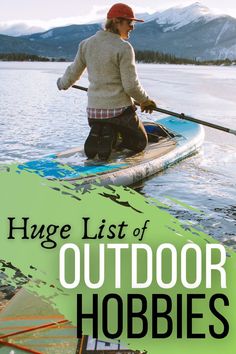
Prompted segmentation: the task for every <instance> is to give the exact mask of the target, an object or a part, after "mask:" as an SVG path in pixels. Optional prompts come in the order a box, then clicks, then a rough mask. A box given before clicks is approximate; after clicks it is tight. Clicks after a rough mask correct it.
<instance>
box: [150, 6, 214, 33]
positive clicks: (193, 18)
mask: <svg viewBox="0 0 236 354" xmlns="http://www.w3.org/2000/svg"><path fill="white" fill-rule="evenodd" d="M219 16H220V15H216V14H214V13H213V12H212V11H211V10H210V9H209V8H208V7H206V6H204V5H202V4H201V3H199V2H196V3H194V4H192V5H190V6H187V7H183V6H177V7H172V8H170V9H167V10H165V11H163V12H161V13H156V14H154V16H152V18H153V19H155V20H156V22H157V23H158V24H159V25H160V26H163V30H164V32H167V31H175V30H177V29H180V28H181V27H184V26H186V25H188V24H190V23H194V22H199V21H202V20H204V22H209V21H212V20H214V19H216V18H217V17H219Z"/></svg>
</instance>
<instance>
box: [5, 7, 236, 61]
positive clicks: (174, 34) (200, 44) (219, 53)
mask: <svg viewBox="0 0 236 354" xmlns="http://www.w3.org/2000/svg"><path fill="white" fill-rule="evenodd" d="M140 16H142V17H143V18H144V19H145V22H144V23H142V24H139V23H137V24H136V25H135V31H133V32H132V33H131V36H130V42H131V44H132V45H133V46H134V48H135V49H138V50H153V51H159V52H163V53H170V54H173V55H175V56H177V57H183V58H190V59H193V58H196V59H198V60H209V59H211V60H212V59H226V58H228V59H236V18H234V17H231V16H229V15H219V14H215V13H214V12H213V11H211V10H210V9H209V8H207V7H206V6H204V5H202V4H201V3H199V2H197V3H194V4H192V5H189V6H185V7H173V8H170V9H167V10H165V11H162V12H156V13H154V14H152V15H149V14H142V15H139V17H140ZM101 27H102V24H101V23H95V24H83V25H70V26H66V27H57V28H52V29H50V30H48V31H45V32H42V33H35V34H31V35H24V36H18V37H14V36H7V35H3V34H0V53H12V52H14V53H20V52H21V53H22V52H24V53H28V54H36V55H39V56H46V57H54V58H66V59H68V60H72V59H73V58H74V56H75V54H76V51H77V48H78V45H79V43H80V42H81V41H82V40H83V39H85V38H88V37H90V36H92V35H93V34H95V33H96V32H97V31H98V30H99V29H101Z"/></svg>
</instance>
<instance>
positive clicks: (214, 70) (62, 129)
mask: <svg viewBox="0 0 236 354" xmlns="http://www.w3.org/2000/svg"><path fill="white" fill-rule="evenodd" d="M66 66H67V63H4V62H2V63H1V62H0V95H1V102H3V104H1V107H0V113H1V114H0V117H1V118H0V136H1V143H0V144H1V145H0V147H1V148H0V162H2V163H3V162H7V163H10V162H14V161H21V162H22V161H26V160H30V159H35V158H37V157H42V156H44V155H47V154H51V153H55V152H58V151H63V150H65V149H68V148H71V147H75V146H78V145H82V144H83V142H84V140H85V138H86V136H87V133H88V125H87V118H86V102H87V97H86V94H85V93H84V92H81V91H79V90H75V89H70V90H68V91H60V92H59V91H58V90H57V88H56V79H57V78H58V77H59V76H60V75H61V74H62V73H63V72H64V69H65V67H66ZM138 71H139V76H140V79H141V81H142V83H143V85H144V87H145V88H146V90H147V91H148V93H149V94H150V96H151V97H152V98H153V99H155V100H156V101H157V103H158V104H159V106H161V107H163V108H166V109H169V110H172V111H176V112H179V113H181V112H184V113H186V114H190V115H193V116H195V117H196V118H200V119H205V120H209V121H211V122H213V123H217V124H222V125H225V126H228V127H230V128H232V129H236V103H235V97H236V68H235V67H232V68H226V67H225V68H224V67H194V66H176V65H173V66H171V65H146V64H140V65H138ZM80 85H82V86H87V78H86V75H85V77H84V78H83V79H82V80H81V81H80ZM140 116H141V117H143V118H144V119H145V120H147V119H148V118H149V116H147V115H145V114H140ZM160 116H161V115H152V116H151V117H150V118H151V119H156V118H158V117H160ZM235 181H236V139H235V136H230V135H229V134H227V133H224V132H218V131H216V130H213V129H209V128H207V129H206V139H205V143H204V145H203V148H202V150H201V152H200V153H199V154H197V155H195V156H193V157H192V158H189V159H187V160H185V161H183V162H181V163H179V164H177V165H175V166H173V167H171V168H169V169H168V170H166V171H164V172H163V173H160V174H158V175H156V176H154V177H152V178H150V179H148V180H146V181H144V182H142V183H141V185H140V184H139V186H136V188H137V190H138V191H140V193H142V194H144V195H146V196H152V197H154V198H157V199H159V200H161V201H162V202H163V203H166V204H167V205H168V206H169V207H170V212H171V213H172V214H173V215H175V216H176V217H178V218H179V219H181V220H183V221H184V222H185V224H186V225H187V224H188V223H191V225H193V226H194V227H196V228H200V229H204V230H205V231H206V232H207V233H209V234H210V235H212V236H213V237H215V238H217V239H220V240H221V241H223V242H225V243H226V244H233V245H234V244H235V242H236V241H235V239H236V231H235V229H236V228H235V224H236V215H235V213H236V212H235V208H236V206H235V205H236V188H235V187H236V182H235ZM170 198H171V199H170ZM173 198H175V199H176V200H179V201H181V202H184V203H186V204H188V205H191V206H193V207H195V208H198V209H199V210H200V212H199V213H197V212H195V211H193V210H188V209H186V208H184V207H183V206H181V205H178V204H176V202H174V201H173Z"/></svg>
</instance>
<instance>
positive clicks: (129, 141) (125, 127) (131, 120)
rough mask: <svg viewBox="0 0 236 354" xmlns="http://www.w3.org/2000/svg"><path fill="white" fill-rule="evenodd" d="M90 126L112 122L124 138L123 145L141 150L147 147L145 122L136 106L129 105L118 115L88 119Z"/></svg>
mask: <svg viewBox="0 0 236 354" xmlns="http://www.w3.org/2000/svg"><path fill="white" fill-rule="evenodd" d="M88 122H89V125H90V127H91V126H93V125H94V124H110V125H112V127H114V130H115V132H116V133H119V134H120V135H121V138H122V145H123V147H125V148H127V149H129V150H132V151H135V152H140V151H142V150H144V149H145V147H146V145H147V142H148V139H147V133H146V131H145V128H144V126H143V123H142V122H141V120H140V119H139V118H138V116H137V114H136V112H135V110H134V108H133V107H132V106H131V107H128V108H127V109H126V110H125V111H124V112H123V113H122V114H120V115H119V116H117V117H113V118H107V119H100V118H99V119H96V118H95V119H94V118H89V119H88Z"/></svg>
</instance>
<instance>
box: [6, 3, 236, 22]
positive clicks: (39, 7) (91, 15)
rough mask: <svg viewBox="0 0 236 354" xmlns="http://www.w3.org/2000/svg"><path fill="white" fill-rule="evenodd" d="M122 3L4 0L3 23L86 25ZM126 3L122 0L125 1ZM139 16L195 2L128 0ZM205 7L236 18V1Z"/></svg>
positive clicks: (210, 4) (209, 4) (208, 4)
mask: <svg viewBox="0 0 236 354" xmlns="http://www.w3.org/2000/svg"><path fill="white" fill-rule="evenodd" d="M116 2H120V0H118V1H110V0H0V9H1V11H0V23H3V22H5V23H6V22H20V21H22V22H25V21H30V22H31V24H32V25H37V26H39V25H40V24H41V25H44V24H45V21H46V22H51V24H52V26H54V25H55V26H56V25H58V26H59V25H60V24H62V25H63V24H65V23H66V21H67V20H65V19H68V23H85V22H89V21H90V20H93V19H96V18H103V17H104V15H105V13H106V12H107V10H108V9H109V7H110V6H111V5H113V4H114V3H116ZM121 2H122V0H121ZM124 2H125V3H127V4H128V5H130V6H132V7H133V8H134V10H135V12H136V13H137V12H138V13H141V12H149V13H152V12H155V11H157V10H162V9H166V8H168V7H172V6H175V5H188V4H191V3H193V2H196V1H194V0H192V1H189V0H182V1H181V0H165V1H163V0H162V1H158V0H148V1H142V0H130V1H124ZM200 2H201V3H202V4H204V5H206V6H208V7H209V8H211V9H213V10H215V11H218V12H220V13H227V14H230V15H232V16H234V17H236V2H235V0H224V1H222V0H203V1H200Z"/></svg>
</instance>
